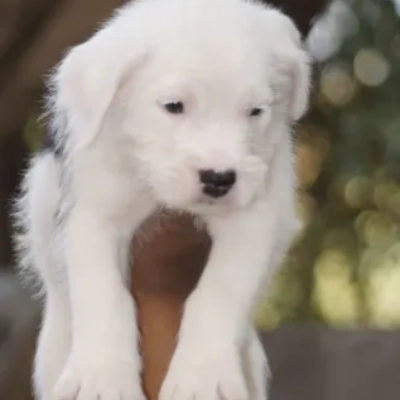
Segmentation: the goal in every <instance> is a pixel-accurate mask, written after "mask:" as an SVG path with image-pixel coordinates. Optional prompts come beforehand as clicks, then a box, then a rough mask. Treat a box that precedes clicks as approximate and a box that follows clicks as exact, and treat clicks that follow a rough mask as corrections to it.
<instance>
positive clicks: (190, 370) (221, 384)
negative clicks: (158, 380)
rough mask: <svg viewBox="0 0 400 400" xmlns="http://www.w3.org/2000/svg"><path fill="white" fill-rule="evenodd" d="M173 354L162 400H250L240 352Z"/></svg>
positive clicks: (182, 352) (188, 351)
mask: <svg viewBox="0 0 400 400" xmlns="http://www.w3.org/2000/svg"><path fill="white" fill-rule="evenodd" d="M192 350H193V351H190V350H189V349H187V350H185V351H180V349H179V346H178V349H177V353H176V354H175V355H174V357H173V359H172V362H171V365H170V368H169V370H168V373H167V376H166V378H165V380H164V382H163V384H162V387H161V391H160V396H159V399H160V400H192V399H196V400H249V395H248V389H247V387H246V381H245V378H244V375H243V371H242V366H241V362H240V356H239V352H237V351H236V350H231V351H228V352H226V353H223V354H215V355H213V356H209V355H208V356H207V355H205V354H202V353H201V351H200V349H192Z"/></svg>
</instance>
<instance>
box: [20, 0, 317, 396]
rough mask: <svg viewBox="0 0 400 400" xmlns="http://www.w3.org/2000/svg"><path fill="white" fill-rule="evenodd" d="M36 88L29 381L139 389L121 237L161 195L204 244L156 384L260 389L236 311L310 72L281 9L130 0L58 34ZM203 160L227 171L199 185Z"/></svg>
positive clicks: (260, 376)
mask: <svg viewBox="0 0 400 400" xmlns="http://www.w3.org/2000/svg"><path fill="white" fill-rule="evenodd" d="M51 88H52V94H51V98H50V101H49V114H50V115H49V117H50V118H49V119H50V128H51V135H53V137H54V141H55V143H56V146H57V149H58V153H59V155H56V154H55V153H54V151H53V152H52V151H42V152H39V153H38V154H37V155H35V156H34V158H33V159H32V162H31V165H30V168H29V170H28V171H27V174H26V178H25V181H24V187H23V193H22V195H21V196H20V198H19V201H18V204H17V213H16V215H17V218H16V225H17V227H18V228H19V230H20V232H21V235H20V236H19V237H18V238H17V239H18V243H19V249H20V254H21V264H22V265H23V267H24V271H27V270H31V271H32V270H34V271H36V272H37V273H38V275H39V276H40V279H41V281H42V283H43V287H44V292H45V296H44V299H45V304H44V314H43V326H42V328H41V331H40V336H39V340H38V346H37V353H36V359H35V367H34V386H35V391H36V397H37V399H38V400H142V399H144V395H143V392H142V389H141V381H140V372H141V360H140V356H139V352H138V339H139V338H138V329H137V325H136V321H135V305H134V302H133V299H132V298H131V295H130V293H129V290H128V288H127V278H128V270H129V269H128V266H129V263H128V253H129V245H130V242H131V239H132V236H133V234H135V233H136V232H137V230H138V228H139V227H140V225H141V224H142V222H143V221H144V220H145V219H146V218H147V217H148V216H149V215H150V214H152V213H154V212H155V211H156V210H157V209H159V208H169V209H174V210H183V211H189V212H191V213H193V214H195V215H196V216H198V217H200V218H201V219H202V220H203V221H204V222H205V224H206V226H207V228H208V230H209V233H210V235H211V237H212V242H213V246H212V251H211V254H210V257H209V260H208V263H207V265H206V268H205V271H204V274H203V276H202V277H201V280H200V282H199V284H198V286H197V287H196V289H195V290H194V291H193V293H192V294H191V296H190V297H189V299H188V300H187V302H186V304H185V308H184V313H183V319H182V325H181V329H180V333H179V338H178V345H177V348H176V351H175V354H174V356H173V359H172V362H171V364H170V367H169V371H168V374H167V376H166V378H165V381H164V383H163V385H162V389H161V393H160V400H191V399H194V398H195V399H196V400H216V399H224V400H237V399H240V400H263V399H264V398H265V396H266V394H265V388H266V371H267V363H266V359H265V356H264V353H263V350H262V347H261V345H260V343H259V341H258V338H257V335H256V333H255V331H254V329H253V327H252V326H251V322H250V313H251V308H252V305H253V303H254V300H255V299H256V297H257V294H258V291H259V288H260V286H261V284H262V283H263V282H264V281H265V280H268V279H269V278H270V276H271V274H272V273H273V272H274V270H276V267H277V266H278V265H279V263H280V262H281V260H282V258H283V256H284V253H285V251H286V250H287V247H288V245H289V243H290V241H291V239H292V237H293V235H294V234H295V232H296V230H297V222H296V217H295V204H294V203H295V177H294V171H293V154H292V144H291V128H292V125H293V122H295V121H296V120H297V119H298V118H299V117H300V116H302V114H303V113H304V112H305V110H306V108H307V98H308V89H309V65H308V60H307V56H306V54H305V53H304V51H303V50H302V48H301V41H300V36H299V33H298V31H297V29H296V28H295V26H294V24H293V23H292V21H291V20H290V19H289V18H288V17H286V16H285V15H283V14H282V13H281V12H279V11H278V10H275V9H272V8H270V7H266V6H263V5H261V4H258V3H253V2H250V1H244V0H143V1H139V0H137V1H134V2H132V3H129V4H127V5H126V6H124V7H123V8H121V9H120V10H119V11H118V12H117V13H116V14H115V16H114V17H113V18H112V19H111V20H110V21H109V22H107V23H106V24H105V25H104V26H103V27H102V28H101V29H100V30H99V31H98V32H97V33H96V34H95V35H94V36H93V37H92V38H90V39H89V40H88V41H86V42H85V43H83V44H81V45H79V46H76V47H74V48H72V49H71V50H70V51H69V52H68V54H67V55H66V56H65V58H64V59H63V61H62V62H61V64H60V65H59V66H58V68H57V69H56V71H55V73H54V76H53V79H52V86H51ZM170 102H182V103H183V104H184V112H183V113H182V114H170V113H168V112H167V110H166V109H165V104H167V103H170ZM254 108H260V109H262V111H263V112H262V113H261V114H260V115H258V116H251V115H250V113H251V110H253V109H254ZM202 169H212V170H216V171H224V170H235V171H236V174H237V181H236V183H235V184H234V186H233V188H232V189H231V190H230V191H229V192H228V193H227V194H226V195H225V196H223V197H220V198H213V197H209V196H206V195H204V194H203V193H202V185H201V184H200V181H199V175H198V171H199V170H202ZM21 228H22V229H21ZM243 360H244V363H243Z"/></svg>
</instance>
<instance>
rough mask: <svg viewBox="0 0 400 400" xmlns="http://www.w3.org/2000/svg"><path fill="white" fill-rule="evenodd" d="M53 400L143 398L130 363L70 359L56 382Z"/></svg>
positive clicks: (138, 381) (137, 372)
mask: <svg viewBox="0 0 400 400" xmlns="http://www.w3.org/2000/svg"><path fill="white" fill-rule="evenodd" d="M54 400H145V396H144V394H143V391H142V388H141V383H140V374H139V370H138V368H136V367H135V365H134V364H133V363H125V362H123V361H122V362H116V361H115V360H112V361H109V360H104V363H101V364H99V363H91V362H90V361H89V360H83V362H77V361H74V360H70V362H69V363H68V364H67V366H66V368H65V370H64V372H63V373H62V375H61V377H60V379H59V381H58V383H57V385H56V388H55V395H54Z"/></svg>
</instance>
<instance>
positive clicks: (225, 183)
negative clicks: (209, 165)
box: [199, 169, 236, 198]
mask: <svg viewBox="0 0 400 400" xmlns="http://www.w3.org/2000/svg"><path fill="white" fill-rule="evenodd" d="M199 178H200V182H201V183H202V184H203V193H204V194H205V195H207V196H210V197H214V198H218V197H222V196H225V195H226V194H227V193H228V192H229V191H230V190H231V188H232V187H233V185H234V184H235V182H236V172H235V171H233V170H227V171H222V172H217V171H214V170H212V169H206V170H200V171H199Z"/></svg>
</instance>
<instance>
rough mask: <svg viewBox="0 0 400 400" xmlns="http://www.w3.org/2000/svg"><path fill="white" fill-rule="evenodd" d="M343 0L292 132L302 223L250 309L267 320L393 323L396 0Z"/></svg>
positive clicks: (399, 136)
mask: <svg viewBox="0 0 400 400" xmlns="http://www.w3.org/2000/svg"><path fill="white" fill-rule="evenodd" d="M340 5H341V7H342V8H341V9H342V11H344V13H345V14H346V15H345V17H346V18H344V16H343V14H342V15H341V21H342V28H339V29H343V30H344V31H345V32H344V33H343V35H342V37H341V42H340V44H339V45H338V43H333V45H332V49H333V50H335V51H332V54H329V57H325V58H324V59H323V61H320V62H318V63H317V64H316V67H315V79H316V81H315V85H314V90H313V95H312V107H311V111H310V114H309V116H308V117H307V119H306V120H305V121H304V123H303V124H302V125H301V127H300V129H299V132H298V146H297V149H298V153H297V155H298V175H299V180H300V190H299V210H300V215H301V218H302V220H303V225H304V228H303V232H302V234H301V236H300V237H299V238H298V240H297V241H296V243H295V244H294V246H293V249H292V251H291V252H290V254H289V255H288V257H287V260H286V262H285V265H284V267H283V271H282V273H281V274H279V275H278V276H277V279H276V280H275V282H274V283H273V286H272V293H270V296H269V297H268V298H265V299H263V300H262V301H261V304H260V305H259V307H258V309H257V310H256V321H257V323H258V324H259V325H260V326H262V327H265V328H270V327H275V326H277V325H279V324H282V323H286V322H289V321H291V322H293V321H296V322H311V321H313V322H320V323H325V324H329V325H334V326H340V327H361V326H362V327H378V328H395V327H400V240H399V239H400V19H399V15H398V14H397V12H396V8H395V5H396V2H394V1H389V0H386V1H374V0H353V1H350V2H346V3H340ZM344 20H345V22H344V25H343V21H344ZM323 29H324V25H323V21H321V31H323ZM339 36H340V35H338V34H337V33H336V39H337V38H338V37H339ZM326 44H329V42H328V41H326ZM335 46H336V48H335ZM322 50H323V51H324V52H325V53H327V51H328V50H327V49H326V48H325V49H322ZM317 53H318V52H317ZM319 53H320V54H322V52H321V51H319ZM322 58H323V57H322Z"/></svg>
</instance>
